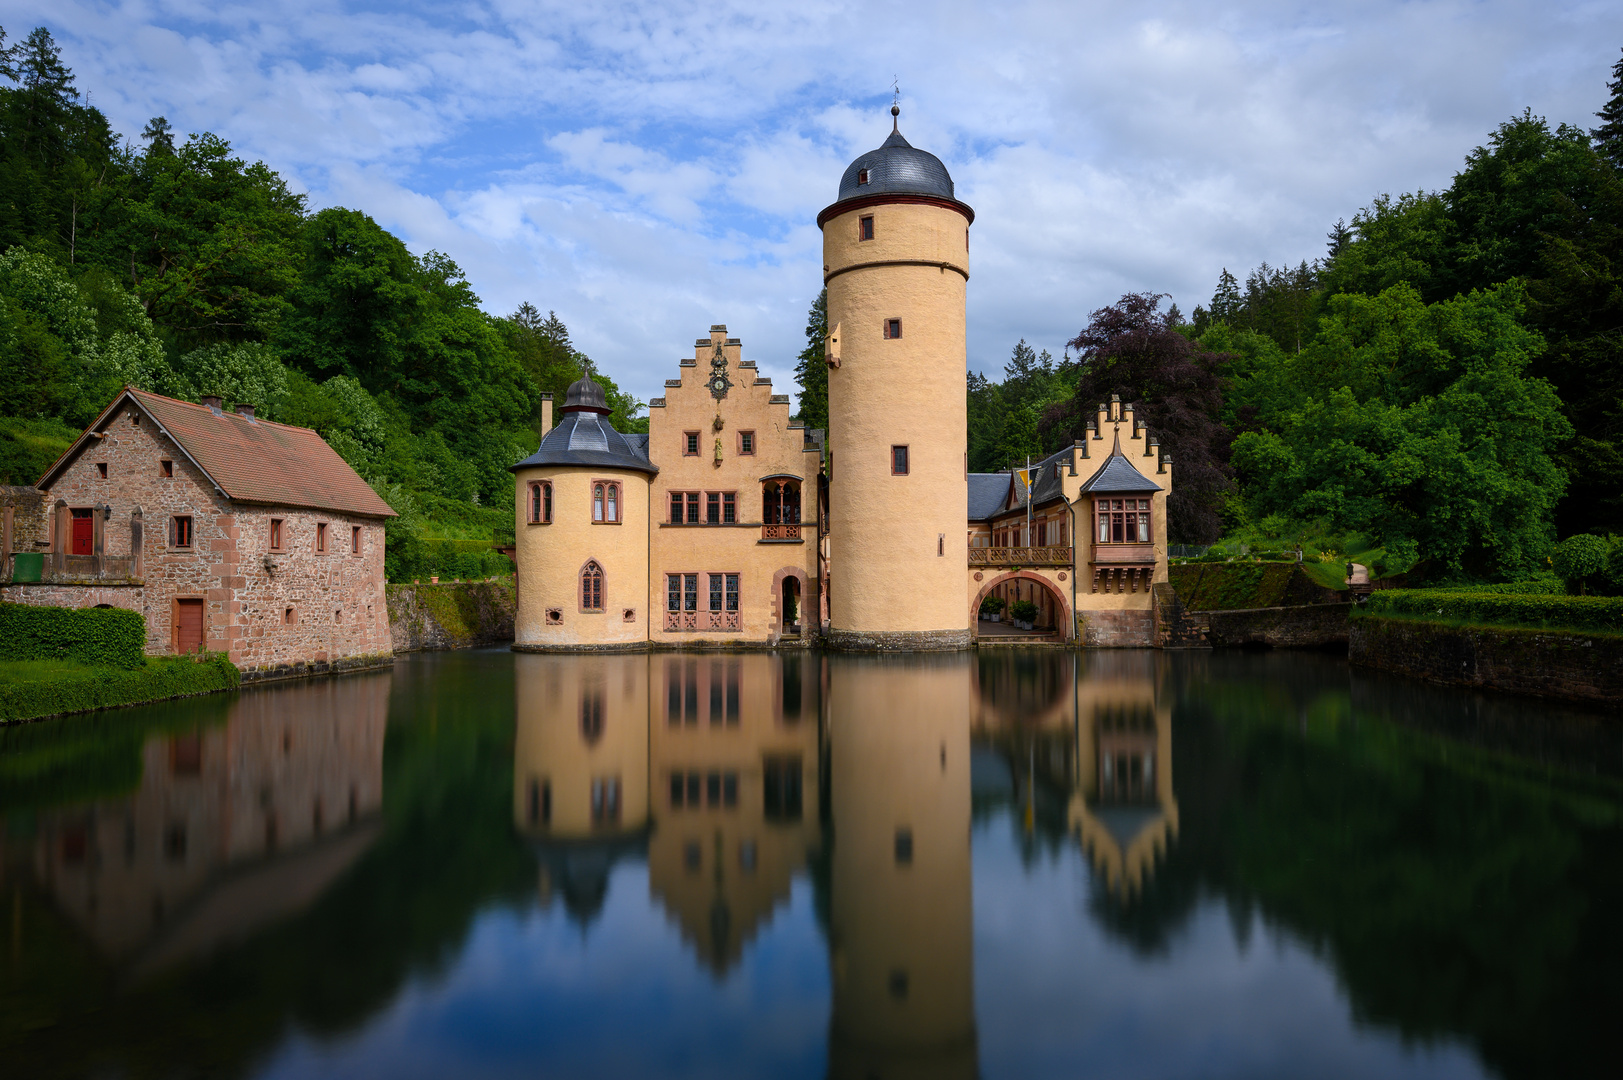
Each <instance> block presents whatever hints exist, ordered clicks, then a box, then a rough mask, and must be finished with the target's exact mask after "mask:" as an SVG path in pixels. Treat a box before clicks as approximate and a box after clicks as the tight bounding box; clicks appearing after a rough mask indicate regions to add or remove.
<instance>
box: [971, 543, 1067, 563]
mask: <svg viewBox="0 0 1623 1080" xmlns="http://www.w3.org/2000/svg"><path fill="white" fill-rule="evenodd" d="M1075 558H1076V554H1075V552H1074V550H1073V549H1071V548H1069V547H972V548H970V549H969V565H971V566H1070V565H1071V563H1072V561H1073V560H1074V559H1075Z"/></svg>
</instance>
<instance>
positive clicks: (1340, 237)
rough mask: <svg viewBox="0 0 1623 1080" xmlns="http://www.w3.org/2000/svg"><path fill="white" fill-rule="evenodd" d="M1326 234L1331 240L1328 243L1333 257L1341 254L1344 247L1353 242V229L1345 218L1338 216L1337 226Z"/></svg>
mask: <svg viewBox="0 0 1623 1080" xmlns="http://www.w3.org/2000/svg"><path fill="white" fill-rule="evenodd" d="M1325 235H1326V238H1327V239H1328V240H1329V241H1330V243H1329V245H1328V246H1329V248H1330V256H1329V257H1330V258H1332V259H1333V258H1335V257H1336V256H1337V255H1340V254H1341V251H1342V249H1343V248H1345V247H1346V246H1347V245H1348V244H1350V243H1352V242H1353V231H1352V230H1351V229H1349V228H1347V221H1346V219H1345V218H1336V224H1335V227H1334V228H1332V229H1331V230H1330V231H1329V232H1328V233H1326V234H1325Z"/></svg>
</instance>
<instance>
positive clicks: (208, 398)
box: [203, 394, 220, 416]
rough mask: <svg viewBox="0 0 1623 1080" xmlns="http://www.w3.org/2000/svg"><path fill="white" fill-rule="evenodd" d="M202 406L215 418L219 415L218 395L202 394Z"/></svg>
mask: <svg viewBox="0 0 1623 1080" xmlns="http://www.w3.org/2000/svg"><path fill="white" fill-rule="evenodd" d="M203 405H204V407H205V408H207V409H208V410H209V411H210V412H212V413H213V414H214V415H215V416H219V415H220V395H219V394H204V395H203Z"/></svg>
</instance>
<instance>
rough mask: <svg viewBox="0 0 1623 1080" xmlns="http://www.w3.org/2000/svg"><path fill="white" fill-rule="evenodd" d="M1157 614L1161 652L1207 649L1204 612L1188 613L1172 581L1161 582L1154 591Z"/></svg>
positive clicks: (1156, 633)
mask: <svg viewBox="0 0 1623 1080" xmlns="http://www.w3.org/2000/svg"><path fill="white" fill-rule="evenodd" d="M1151 592H1152V594H1153V598H1154V612H1155V644H1156V646H1157V647H1158V648H1162V649H1198V648H1202V647H1204V646H1205V645H1206V644H1207V642H1206V631H1207V630H1208V626H1207V623H1206V620H1205V618H1204V613H1203V612H1198V611H1189V610H1187V609H1185V608H1184V606H1183V601H1182V600H1179V599H1178V592H1177V590H1176V589H1175V588H1173V586H1172V583H1171V582H1170V581H1159V582H1156V584H1155V585H1154V586H1153V587H1152V589H1151Z"/></svg>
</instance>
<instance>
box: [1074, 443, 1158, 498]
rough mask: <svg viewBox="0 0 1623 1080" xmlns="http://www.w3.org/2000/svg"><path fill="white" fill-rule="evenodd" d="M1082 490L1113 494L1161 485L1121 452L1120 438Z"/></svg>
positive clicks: (1154, 490) (1144, 490) (1149, 488)
mask: <svg viewBox="0 0 1623 1080" xmlns="http://www.w3.org/2000/svg"><path fill="white" fill-rule="evenodd" d="M1082 490H1083V491H1084V492H1088V491H1092V492H1100V493H1105V492H1108V493H1111V494H1115V493H1116V492H1118V491H1119V492H1121V493H1123V494H1132V493H1134V492H1141V491H1143V492H1156V491H1160V490H1161V485H1160V484H1157V483H1156V482H1155V481H1154V480H1151V479H1149V478H1148V477H1146V476H1145V475H1144V474H1143V473H1141V472H1139V471H1138V470H1137V469H1136V468H1134V467H1133V463H1132V462H1131V461H1128V460H1127V456H1126V455H1125V454H1123V453H1122V452H1121V440H1120V439H1119V438H1118V439H1117V440H1116V447H1115V449H1113V450H1112V451H1111V452H1110V456H1109V457H1107V458H1105V462H1104V464H1103V465H1100V466H1099V471H1098V472H1096V473H1094V474H1093V475H1092V476H1090V477H1089V478H1088V480H1087V482H1086V483H1085V484H1083V485H1082Z"/></svg>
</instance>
